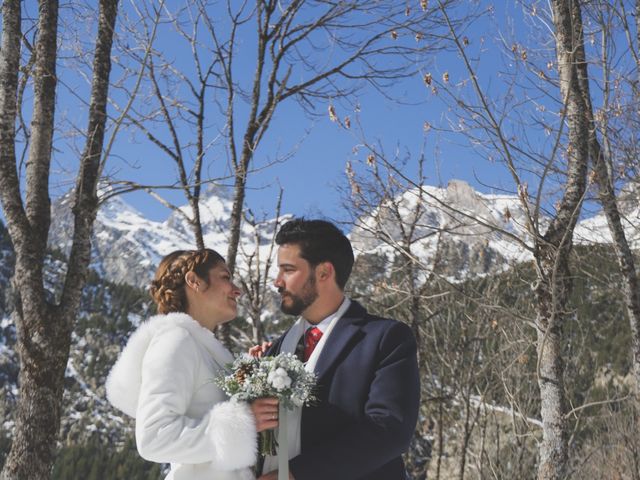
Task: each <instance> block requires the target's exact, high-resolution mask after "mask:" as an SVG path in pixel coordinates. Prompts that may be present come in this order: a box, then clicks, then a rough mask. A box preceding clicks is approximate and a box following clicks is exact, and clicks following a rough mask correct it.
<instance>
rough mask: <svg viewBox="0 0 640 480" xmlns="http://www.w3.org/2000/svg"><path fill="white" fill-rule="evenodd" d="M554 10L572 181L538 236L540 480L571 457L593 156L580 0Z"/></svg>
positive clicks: (563, 468)
mask: <svg viewBox="0 0 640 480" xmlns="http://www.w3.org/2000/svg"><path fill="white" fill-rule="evenodd" d="M552 9H553V21H554V26H555V33H556V55H557V59H558V73H559V77H560V92H561V94H562V98H563V103H564V108H565V109H566V120H567V124H568V127H569V131H568V146H567V149H566V157H567V180H566V183H565V187H564V192H563V197H562V199H561V200H560V203H559V205H558V208H557V212H556V215H555V217H554V218H553V219H552V221H551V223H550V225H549V228H548V229H547V232H546V233H545V234H544V236H543V237H542V238H538V239H537V240H536V249H535V252H534V257H535V259H536V265H537V269H538V283H537V286H536V289H535V293H536V301H537V309H538V315H537V319H536V327H537V329H536V330H537V345H536V348H537V354H538V386H539V388H540V397H541V410H540V413H541V417H542V429H543V437H542V442H541V443H540V461H539V465H538V479H539V480H560V479H564V478H565V477H566V473H567V464H568V458H569V455H568V445H567V441H568V431H567V422H566V412H567V401H566V398H565V396H564V390H565V389H564V360H563V354H562V347H563V344H564V333H563V326H564V323H565V322H566V320H567V317H568V316H569V312H568V310H567V304H568V298H569V293H570V291H571V280H570V270H569V255H570V253H571V248H572V244H573V230H574V227H575V224H576V221H577V218H578V214H579V212H580V208H581V205H582V200H583V197H584V193H585V189H586V174H587V164H588V155H589V149H588V137H589V127H588V123H587V121H586V116H585V112H584V108H583V107H584V106H583V103H582V96H581V93H580V85H579V82H578V72H577V67H576V49H577V47H578V45H580V44H581V42H582V23H581V21H580V18H579V15H580V10H579V5H578V3H577V0H554V1H553V2H552Z"/></svg>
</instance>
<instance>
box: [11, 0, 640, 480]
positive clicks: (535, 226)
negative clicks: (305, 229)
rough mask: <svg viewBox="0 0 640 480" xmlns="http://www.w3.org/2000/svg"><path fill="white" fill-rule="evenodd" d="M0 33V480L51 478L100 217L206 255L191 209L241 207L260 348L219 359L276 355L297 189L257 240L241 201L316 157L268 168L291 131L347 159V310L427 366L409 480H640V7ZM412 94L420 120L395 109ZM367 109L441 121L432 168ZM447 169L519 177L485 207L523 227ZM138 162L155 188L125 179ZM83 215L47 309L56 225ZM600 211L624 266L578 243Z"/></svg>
mask: <svg viewBox="0 0 640 480" xmlns="http://www.w3.org/2000/svg"><path fill="white" fill-rule="evenodd" d="M1 15H2V27H1V29H2V40H1V46H0V206H1V209H2V215H3V223H4V224H5V225H6V229H7V232H8V236H9V238H10V241H11V244H12V248H13V250H14V252H15V267H14V269H13V272H12V281H11V287H10V288H9V289H8V291H7V292H6V296H7V298H9V299H10V302H9V303H10V304H11V305H12V306H13V308H12V314H11V322H12V324H13V325H15V329H16V334H17V342H16V351H17V354H18V357H19V363H20V365H19V367H20V374H19V381H18V383H19V390H18V400H17V409H16V412H15V415H14V417H15V425H14V426H13V429H12V431H11V435H10V443H11V447H10V450H9V453H8V455H7V457H6V459H5V460H4V466H3V469H2V474H1V477H2V478H6V479H24V478H28V479H45V478H51V474H52V473H51V472H52V469H53V466H54V464H55V461H56V454H57V452H58V447H59V446H60V444H59V437H58V434H59V429H60V424H61V416H62V415H63V409H64V404H63V401H64V400H63V394H64V389H65V368H66V366H67V362H68V359H69V352H70V345H71V338H72V334H73V332H74V326H75V322H76V319H77V317H78V315H79V311H80V299H81V295H82V290H83V287H84V285H85V282H86V281H87V275H88V274H89V266H90V264H91V240H92V235H93V225H94V222H95V219H96V215H97V213H98V212H99V209H100V207H101V205H102V204H103V203H104V202H106V201H108V200H109V199H110V198H112V197H114V196H116V195H125V194H130V193H132V192H137V193H140V192H144V193H145V194H147V195H149V196H150V197H151V198H152V199H154V201H157V202H158V206H159V207H162V208H165V209H167V210H168V211H171V212H174V213H176V214H177V215H180V216H181V217H182V218H184V219H185V220H186V222H187V224H188V225H189V226H190V228H191V232H190V234H191V235H192V239H193V248H203V247H205V246H207V245H205V232H204V229H203V220H202V211H201V208H200V207H201V201H202V200H203V198H205V197H206V195H207V192H208V191H209V190H208V189H211V188H217V187H225V188H228V189H229V191H231V192H232V195H231V202H232V208H231V211H230V213H229V216H230V218H229V223H228V224H229V229H228V232H225V233H226V235H228V243H227V248H228V250H227V251H226V252H225V253H226V257H227V264H228V265H229V268H230V269H231V271H232V272H234V273H235V275H236V279H237V282H238V284H239V285H241V287H242V289H243V292H244V296H243V298H242V306H243V310H242V313H243V318H244V319H246V327H239V326H231V327H229V326H227V328H225V329H223V331H220V332H218V335H219V336H220V337H221V338H222V339H223V341H225V343H226V344H227V345H228V346H229V347H230V348H232V349H233V350H235V351H236V352H239V351H240V350H242V349H244V348H246V347H247V346H249V345H252V344H256V343H260V342H262V341H263V340H265V339H268V338H271V336H272V335H273V333H274V332H275V331H276V330H277V329H278V328H280V326H279V325H270V324H269V323H268V322H269V319H270V318H272V316H268V315H266V316H265V313H268V312H269V311H270V310H271V309H274V308H277V305H275V304H274V302H273V296H272V295H273V292H272V289H271V280H272V277H273V275H274V268H273V262H274V254H275V250H276V248H275V246H274V240H273V239H274V235H275V231H276V230H277V228H278V226H279V224H280V223H281V222H282V221H286V214H287V213H288V212H287V211H286V209H285V208H283V206H282V205H283V198H286V197H287V188H286V185H278V190H279V195H278V196H277V198H274V199H273V201H272V204H271V205H269V206H268V207H267V208H272V209H273V210H274V214H273V215H272V216H270V217H267V216H265V215H264V214H263V213H262V211H264V210H261V209H264V206H263V205H252V204H251V202H250V201H249V200H248V197H247V189H248V185H249V180H250V179H251V178H252V177H254V176H255V177H260V178H267V179H268V180H266V181H265V183H271V184H274V185H277V184H278V182H277V180H276V179H272V178H271V177H270V176H269V171H270V168H271V167H272V166H273V165H275V164H281V163H286V164H287V165H289V166H290V168H292V169H295V168H296V161H297V160H298V158H297V156H296V153H297V148H298V146H299V145H301V144H303V142H304V138H295V139H293V140H292V141H291V142H290V143H288V144H287V148H286V149H285V151H273V150H270V148H271V147H270V146H271V145H273V140H274V139H278V138H280V137H282V136H286V135H287V132H282V131H279V130H278V125H280V124H278V123H276V122H275V119H277V118H279V115H281V114H282V112H284V111H285V108H295V109H297V111H300V112H302V113H304V115H305V118H308V119H309V125H311V124H312V121H316V120H317V119H319V118H323V119H324V120H327V118H325V117H327V116H328V121H331V122H332V125H333V127H334V130H335V132H336V135H346V136H348V137H349V138H350V139H351V140H352V143H353V145H354V148H353V150H352V151H351V152H349V153H346V154H345V158H344V165H345V174H344V176H343V178H341V179H339V180H340V182H339V185H340V186H339V187H338V189H339V190H340V194H341V197H342V202H343V205H341V207H340V208H341V209H342V211H344V216H343V217H342V218H340V219H338V220H339V221H340V222H341V224H342V226H343V228H344V229H345V231H348V232H351V235H352V239H353V243H354V247H355V249H356V253H357V259H356V266H355V270H354V274H353V279H352V281H351V282H350V284H349V285H348V293H349V294H350V295H351V296H352V297H353V298H356V299H358V300H359V301H361V302H362V303H364V304H366V305H367V306H368V308H369V309H370V310H372V311H374V312H376V313H378V314H381V315H384V316H388V317H393V318H397V319H399V320H401V321H403V322H406V323H407V324H408V325H410V326H411V328H412V330H413V332H414V334H415V336H416V339H417V340H418V345H419V351H418V355H419V365H420V369H421V389H422V404H421V409H420V418H419V422H418V425H417V428H416V432H415V437H414V441H413V442H412V446H411V449H410V451H409V452H408V453H407V455H406V460H407V464H408V466H409V468H410V474H411V476H412V478H414V479H449V478H456V479H460V480H462V479H464V478H468V479H476V478H477V479H485V478H486V479H502V478H518V479H520V478H522V479H526V478H537V479H539V480H560V479H567V478H576V479H577V478H619V479H640V436H639V434H638V431H639V429H640V285H639V278H638V269H637V266H636V264H637V261H638V255H637V253H638V252H637V250H634V248H637V243H636V244H634V243H633V240H632V237H633V235H632V232H634V231H637V230H638V228H639V227H640V219H638V218H630V217H629V216H628V212H629V209H630V207H629V205H632V206H634V205H636V206H637V204H638V202H639V201H640V199H639V198H638V192H640V190H639V189H638V188H639V187H638V178H639V177H638V174H639V170H640V168H639V165H638V160H637V158H638V157H637V154H638V151H637V148H638V147H637V145H638V136H639V135H638V134H639V132H640V121H639V114H640V109H639V105H640V87H639V85H640V83H639V82H640V2H631V1H628V0H608V1H603V0H590V1H585V0H550V1H549V2H538V1H534V2H514V5H512V6H510V7H509V8H506V7H504V8H503V6H501V5H497V4H491V3H489V2H483V1H477V2H476V1H474V2H464V1H458V0H429V1H427V0H407V1H406V2H405V1H403V2H398V1H386V0H380V1H373V2H372V1H364V0H345V1H340V2H330V1H324V0H289V1H284V2H277V1H275V0H256V1H232V0H226V1H212V0H188V1H185V2H180V3H179V4H175V3H172V2H166V1H163V0H161V1H151V0H149V1H147V0H144V1H137V2H124V1H123V2H118V1H117V0H100V2H98V4H97V5H94V4H90V3H86V4H85V3H83V2H74V1H72V2H70V3H67V4H59V3H58V1H56V0H41V1H39V2H38V5H37V8H36V6H35V5H31V4H28V5H27V4H26V2H20V1H19V0H5V1H3V2H2V13H1ZM177 52H179V53H177ZM177 58H178V59H179V61H178V60H177ZM442 65H454V66H455V68H453V67H452V68H448V69H445V68H443V67H442ZM247 72H250V74H247ZM78 80H80V82H81V84H82V85H84V86H83V87H82V88H80V87H72V86H71V85H73V84H74V83H75V82H77V81H78ZM405 81H414V82H416V83H418V84H420V85H421V88H422V89H423V95H424V98H418V99H417V98H415V97H412V98H410V99H407V98H403V94H402V92H400V91H399V88H398V85H401V84H403V83H402V82H405ZM362 92H375V95H377V96H376V97H375V98H378V99H379V101H381V102H383V101H384V102H390V103H392V104H393V105H394V108H399V109H402V108H405V107H406V108H409V105H411V108H415V105H416V104H417V105H418V106H419V107H420V108H423V107H424V109H425V112H426V111H427V110H428V109H433V106H432V105H434V104H438V105H440V107H439V108H441V110H439V112H440V113H439V114H438V117H437V118H431V117H428V116H427V115H425V118H429V120H428V121H425V124H424V128H423V134H424V138H422V139H419V140H417V141H416V144H420V145H421V147H420V150H419V151H417V152H412V151H410V149H409V148H406V149H405V148H404V147H398V146H397V144H396V143H397V139H395V138H378V135H377V134H375V135H372V134H371V133H370V131H369V130H368V125H369V122H368V119H367V118H366V114H365V113H362V114H361V113H360V110H359V108H357V106H358V105H359V101H360V100H359V99H360V98H361V97H360V95H361V94H362ZM368 98H369V101H372V100H371V99H370V98H371V97H368ZM70 99H73V102H75V103H73V104H74V105H76V106H79V107H77V108H78V109H80V110H82V111H83V113H82V114H80V115H79V116H73V115H69V113H68V112H67V110H68V109H69V106H68V105H67V103H66V102H71V100H70ZM74 108H75V107H74ZM345 111H346V112H347V113H346V114H345V113H343V112H345ZM327 112H328V115H327ZM79 119H80V120H79ZM446 143H449V144H456V145H458V146H460V148H462V149H464V150H465V151H466V152H468V154H469V155H472V156H474V158H475V159H476V160H475V162H476V164H477V165H478V172H482V169H483V165H485V166H487V167H488V166H489V165H490V166H491V168H492V169H494V170H493V171H495V169H499V170H501V171H502V172H504V176H503V177H501V179H500V180H499V181H498V180H495V181H494V179H492V178H487V177H483V176H482V174H481V173H480V174H478V175H477V177H478V185H479V187H478V189H479V190H482V189H484V191H491V192H499V193H500V194H503V195H505V196H511V198H515V199H516V201H515V203H514V204H512V206H511V207H510V208H511V209H506V210H503V211H501V212H500V214H501V217H500V218H496V217H495V215H493V213H492V212H493V211H492V210H490V208H489V206H488V204H489V201H493V197H490V196H488V195H487V196H482V195H480V194H479V193H478V192H476V191H474V190H473V189H471V188H470V187H469V186H468V185H467V184H465V183H463V182H457V181H455V180H453V179H441V178H438V175H439V173H438V172H439V165H440V164H441V163H442V162H446V161H447V158H446V157H443V156H442V154H441V151H444V149H445V148H446V147H444V146H443V144H446ZM63 145H65V146H63ZM134 145H135V147H136V149H135V150H134V149H133V148H132V151H138V150H137V149H143V150H144V151H145V152H146V155H148V156H151V157H153V161H154V162H157V165H158V167H157V170H162V171H163V172H166V173H167V174H166V175H165V177H164V178H163V179H162V180H158V179H157V178H149V179H146V178H140V177H139V176H138V177H136V176H135V175H129V173H128V172H126V171H121V167H120V166H117V167H116V166H115V165H121V164H120V163H117V161H119V160H120V159H121V157H123V156H126V152H127V150H128V148H129V147H130V146H134ZM390 145H393V147H390ZM445 155H446V154H445ZM144 161H147V160H146V159H145V158H133V154H132V158H131V159H126V162H129V163H131V164H133V165H134V166H135V164H137V163H141V162H144ZM60 165H62V167H61V166H60ZM61 169H62V170H63V171H64V172H65V175H66V176H65V177H64V180H61V177H60V174H59V170H61ZM505 178H506V179H508V180H504V179H505ZM336 180H338V179H336ZM65 182H66V183H65ZM436 187H443V188H436ZM69 189H71V191H72V198H73V207H72V209H71V211H72V213H73V221H74V224H73V231H72V232H70V233H69V236H70V241H69V245H70V248H69V249H68V251H67V252H65V255H66V258H65V264H66V267H65V269H64V272H63V273H62V281H61V282H62V283H61V288H60V289H59V291H56V293H55V295H54V294H52V293H51V292H50V291H48V290H47V288H46V286H45V284H46V281H45V278H44V277H45V273H44V272H45V269H46V267H47V264H48V263H47V262H49V254H48V252H49V251H50V250H51V248H54V249H55V248H56V247H57V246H56V245H51V244H50V241H49V233H50V232H49V229H50V226H51V224H52V222H53V221H55V219H52V217H51V203H52V200H55V198H56V197H58V196H60V195H61V191H62V193H67V190H69ZM176 192H177V194H176ZM185 202H186V205H187V207H185V206H184V204H185ZM492 208H493V207H492ZM594 211H597V212H600V211H601V212H602V213H603V214H604V217H605V219H606V226H607V231H608V234H609V237H610V241H609V243H603V244H600V245H596V246H594V245H591V246H585V245H584V242H583V239H582V238H581V237H580V234H579V232H578V233H576V232H577V230H576V229H577V225H578V222H579V221H580V220H581V219H583V218H585V217H586V216H588V215H589V214H592V213H593V212H594ZM433 212H438V213H437V214H434V213H433ZM436 217H437V218H436ZM434 218H436V219H435V220H434ZM245 226H246V227H248V228H250V229H251V231H252V232H254V235H253V238H252V239H251V241H249V242H246V243H244V242H242V241H241V233H242V229H243V227H245ZM258 232H262V234H259V233H258ZM265 242H266V243H267V244H268V245H267V248H266V249H261V248H260V247H261V245H262V246H264V243H265ZM494 244H499V245H501V247H499V248H497V249H496V248H494V247H491V245H494ZM505 245H506V246H507V247H505ZM373 246H375V248H373ZM509 246H511V247H509ZM500 248H502V249H508V248H513V249H518V251H522V252H524V253H523V258H524V260H523V258H518V260H517V261H516V260H515V259H514V258H512V257H509V254H508V252H507V251H506V250H504V251H501V250H500ZM425 251H429V255H428V256H425V253H424V252H425Z"/></svg>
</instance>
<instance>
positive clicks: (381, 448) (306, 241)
mask: <svg viewBox="0 0 640 480" xmlns="http://www.w3.org/2000/svg"><path fill="white" fill-rule="evenodd" d="M276 243H277V244H278V245H279V249H278V276H277V278H276V280H275V282H274V284H275V286H276V287H277V288H278V292H279V293H280V295H281V302H282V303H281V306H280V308H281V309H282V311H283V312H284V313H287V314H290V315H299V316H300V318H298V321H297V322H296V323H295V324H294V325H293V326H292V327H291V328H290V329H289V330H288V331H287V332H286V333H285V334H284V335H283V336H282V337H280V338H279V339H278V340H276V341H275V342H274V344H273V346H272V347H271V349H270V350H269V352H267V354H277V353H279V352H285V351H288V352H292V353H298V354H299V355H300V356H302V357H303V359H304V361H306V363H307V365H306V368H307V369H313V370H314V371H315V372H316V375H317V378H318V386H317V391H316V397H317V402H315V403H314V404H313V405H312V406H309V407H303V408H302V409H298V410H294V411H293V412H292V413H289V412H287V415H288V417H287V426H288V436H289V439H290V445H289V459H290V460H289V470H290V478H292V479H294V480H320V479H322V480H329V479H330V480H404V479H406V478H407V477H406V473H405V468H404V463H403V461H402V457H401V454H402V453H403V452H405V451H406V450H407V448H408V446H409V441H410V439H411V436H412V434H413V431H414V428H415V425H416V420H417V415H418V404H419V396H420V384H419V377H418V365H417V361H416V342H415V339H414V337H413V334H412V332H411V330H410V329H409V327H408V326H406V325H405V324H403V323H400V322H398V321H395V320H390V319H386V318H380V317H376V316H374V315H371V314H369V313H367V311H366V310H365V309H364V308H363V307H362V306H361V305H360V304H359V303H357V302H355V301H353V300H350V299H348V298H347V297H345V295H344V287H345V284H346V283H347V279H348V278H349V275H350V273H351V268H352V266H353V250H352V248H351V244H350V242H349V240H348V239H347V238H346V237H345V236H344V235H343V234H342V232H341V231H340V230H339V229H338V228H337V227H336V226H335V225H333V224H332V223H330V222H326V221H323V220H306V219H303V218H298V219H294V220H291V221H289V222H287V223H285V224H284V225H283V226H282V228H281V229H280V231H279V232H278V234H277V236H276ZM276 469H277V459H276V458H274V457H267V458H266V460H265V464H264V468H263V472H264V473H265V475H263V476H262V477H260V480H272V479H276V478H277V472H275V470H276Z"/></svg>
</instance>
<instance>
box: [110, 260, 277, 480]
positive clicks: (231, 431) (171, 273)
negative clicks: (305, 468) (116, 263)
mask: <svg viewBox="0 0 640 480" xmlns="http://www.w3.org/2000/svg"><path fill="white" fill-rule="evenodd" d="M151 294H152V296H153V299H154V301H155V303H156V304H157V306H158V312H159V315H156V316H154V317H151V318H150V319H149V320H148V321H146V322H144V323H143V324H141V325H140V327H139V328H138V329H137V330H136V332H134V333H133V334H132V335H131V338H130V339H129V341H128V343H127V345H126V347H125V348H124V350H123V351H122V353H121V355H120V357H119V359H118V361H117V362H116V364H115V365H114V367H113V369H112V370H111V372H110V374H109V377H108V379H107V384H106V388H107V398H108V399H109V401H110V402H111V403H112V404H113V405H114V406H115V407H117V408H118V409H120V410H122V411H123V412H124V413H126V414H127V415H129V416H131V417H134V418H135V424H136V444H137V447H138V452H139V453H140V455H141V456H142V457H143V458H145V459H147V460H150V461H153V462H160V463H171V471H170V473H169V475H168V476H167V477H166V478H167V479H171V480H180V479H190V480H197V479H205V478H206V479H216V480H245V479H253V478H254V476H253V474H252V471H251V469H250V468H249V467H250V466H251V465H253V463H254V462H255V460H256V433H257V432H260V431H262V430H267V429H272V428H275V427H276V426H277V425H278V418H277V417H278V403H277V400H276V399H260V400H256V401H254V402H253V403H251V404H247V403H244V402H235V401H231V400H229V399H228V398H227V397H226V396H225V394H224V393H223V392H222V391H221V390H220V389H219V388H218V387H217V386H216V384H215V379H216V378H217V377H218V376H219V375H220V373H221V370H222V369H223V367H224V366H225V364H227V363H230V362H231V361H233V358H232V356H231V354H230V353H229V351H228V350H226V349H225V348H224V346H223V345H222V344H221V343H220V342H219V341H218V340H217V339H216V338H215V336H214V335H213V329H214V328H215V327H216V326H218V325H220V324H223V323H225V322H228V321H230V320H232V319H233V318H235V317H236V314H237V304H236V303H237V299H238V297H239V296H240V290H239V289H238V287H236V286H235V285H234V284H233V282H232V279H231V274H230V272H229V269H228V268H227V266H226V264H225V262H224V259H223V258H222V257H221V256H220V254H218V253H217V252H215V251H214V250H210V249H206V250H195V251H183V250H179V251H175V252H173V253H170V254H169V255H167V256H166V257H164V258H163V259H162V261H161V262H160V265H159V267H158V270H157V271H156V275H155V279H154V280H153V283H152V286H151Z"/></svg>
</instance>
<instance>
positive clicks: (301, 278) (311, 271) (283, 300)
mask: <svg viewBox="0 0 640 480" xmlns="http://www.w3.org/2000/svg"><path fill="white" fill-rule="evenodd" d="M273 283H274V285H275V286H276V287H277V288H278V293H280V310H282V311H283V312H284V313H287V314H289V315H301V314H302V313H303V312H304V311H305V310H306V309H307V308H308V307H309V306H310V305H311V304H312V303H313V302H315V300H316V299H317V298H318V289H317V288H316V276H315V268H313V267H312V266H311V265H310V264H309V262H307V261H306V260H305V259H304V258H302V257H301V256H300V247H299V246H298V245H295V244H284V245H281V246H280V248H278V276H277V277H276V279H275V281H274V282H273Z"/></svg>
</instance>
